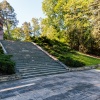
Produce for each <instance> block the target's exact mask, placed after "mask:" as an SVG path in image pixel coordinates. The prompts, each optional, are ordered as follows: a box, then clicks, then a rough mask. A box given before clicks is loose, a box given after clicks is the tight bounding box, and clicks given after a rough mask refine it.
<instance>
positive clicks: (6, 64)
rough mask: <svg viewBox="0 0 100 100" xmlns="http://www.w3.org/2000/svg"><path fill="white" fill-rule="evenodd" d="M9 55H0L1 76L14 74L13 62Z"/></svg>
mask: <svg viewBox="0 0 100 100" xmlns="http://www.w3.org/2000/svg"><path fill="white" fill-rule="evenodd" d="M11 57H12V56H11V55H4V54H0V73H2V74H14V73H15V68H14V66H15V62H14V61H12V60H11Z"/></svg>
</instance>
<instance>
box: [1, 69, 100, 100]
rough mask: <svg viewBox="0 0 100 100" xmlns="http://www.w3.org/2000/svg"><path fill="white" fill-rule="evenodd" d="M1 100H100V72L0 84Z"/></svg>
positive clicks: (92, 71)
mask: <svg viewBox="0 0 100 100" xmlns="http://www.w3.org/2000/svg"><path fill="white" fill-rule="evenodd" d="M0 100H100V71H96V70H89V71H81V72H69V73H64V74H57V75H49V76H43V77H37V78H29V79H22V80H16V81H11V82H5V83H0Z"/></svg>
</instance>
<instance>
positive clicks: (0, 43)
mask: <svg viewBox="0 0 100 100" xmlns="http://www.w3.org/2000/svg"><path fill="white" fill-rule="evenodd" d="M0 45H1V47H2V49H3V51H4V54H7V51H6V49H5V48H4V46H3V44H2V42H1V41H0Z"/></svg>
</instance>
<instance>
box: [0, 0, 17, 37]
mask: <svg viewBox="0 0 100 100" xmlns="http://www.w3.org/2000/svg"><path fill="white" fill-rule="evenodd" d="M0 17H1V18H2V19H3V21H4V26H5V27H6V29H7V31H8V34H9V37H10V32H9V28H13V27H15V26H16V25H17V24H18V20H17V19H16V13H15V12H14V8H13V7H12V6H11V5H10V4H9V3H8V2H7V1H6V0H3V1H2V2H1V3H0Z"/></svg>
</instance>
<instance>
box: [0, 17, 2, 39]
mask: <svg viewBox="0 0 100 100" xmlns="http://www.w3.org/2000/svg"><path fill="white" fill-rule="evenodd" d="M0 40H3V21H2V19H0Z"/></svg>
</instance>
